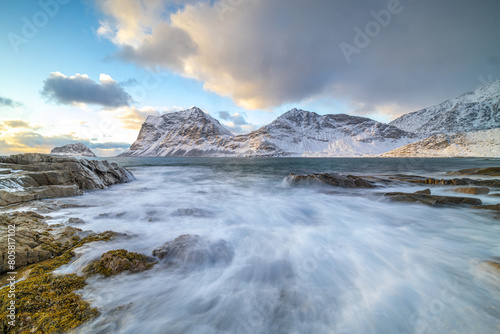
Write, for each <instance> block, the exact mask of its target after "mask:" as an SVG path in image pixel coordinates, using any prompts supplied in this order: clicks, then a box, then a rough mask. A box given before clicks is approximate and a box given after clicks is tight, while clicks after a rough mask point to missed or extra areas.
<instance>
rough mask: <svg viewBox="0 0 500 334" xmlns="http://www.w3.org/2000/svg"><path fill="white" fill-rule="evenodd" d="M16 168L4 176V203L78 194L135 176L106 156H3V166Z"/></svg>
mask: <svg viewBox="0 0 500 334" xmlns="http://www.w3.org/2000/svg"><path fill="white" fill-rule="evenodd" d="M5 166H8V168H12V169H14V170H15V171H16V172H15V173H12V174H9V175H6V176H5V177H2V178H0V187H1V190H0V205H2V206H3V205H9V204H15V203H22V202H27V201H32V200H38V199H45V198H56V197H68V196H77V195H81V194H82V190H94V189H105V188H107V187H108V186H110V185H113V184H117V183H124V182H129V181H132V180H133V179H134V176H133V175H132V173H131V172H130V171H128V170H127V169H125V168H122V167H119V166H118V165H117V164H116V163H109V162H108V161H105V160H85V159H76V158H69V157H56V156H51V155H47V154H38V153H27V154H17V155H11V156H10V157H0V167H5Z"/></svg>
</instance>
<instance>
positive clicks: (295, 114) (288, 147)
mask: <svg viewBox="0 0 500 334" xmlns="http://www.w3.org/2000/svg"><path fill="white" fill-rule="evenodd" d="M246 137H247V138H255V137H260V138H262V139H264V140H266V142H267V143H269V144H270V145H274V146H276V147H278V148H280V150H281V152H282V153H283V154H286V155H292V156H361V155H373V154H380V153H383V152H387V151H388V150H391V149H394V148H396V147H399V146H402V145H405V144H408V143H410V142H414V141H415V140H417V139H415V136H414V135H413V134H411V133H408V132H406V131H403V130H400V129H398V128H396V127H394V126H390V125H387V124H383V123H380V122H377V121H374V120H371V119H369V118H364V117H357V116H349V115H345V114H337V115H324V116H320V115H318V114H316V113H314V112H309V111H304V110H298V109H293V110H290V111H288V112H287V113H285V114H283V115H281V116H280V117H278V118H277V119H276V120H274V121H273V122H272V123H271V124H269V125H266V126H264V127H262V128H260V129H258V130H256V131H254V132H252V133H250V134H248V135H246ZM262 139H261V140H262Z"/></svg>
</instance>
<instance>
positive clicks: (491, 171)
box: [446, 167, 500, 176]
mask: <svg viewBox="0 0 500 334" xmlns="http://www.w3.org/2000/svg"><path fill="white" fill-rule="evenodd" d="M446 174H447V175H484V176H500V167H487V168H469V169H462V170H458V171H453V172H447V173H446Z"/></svg>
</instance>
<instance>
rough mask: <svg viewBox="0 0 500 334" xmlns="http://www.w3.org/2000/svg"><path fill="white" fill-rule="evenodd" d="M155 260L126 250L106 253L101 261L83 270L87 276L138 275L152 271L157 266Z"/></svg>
mask: <svg viewBox="0 0 500 334" xmlns="http://www.w3.org/2000/svg"><path fill="white" fill-rule="evenodd" d="M155 263H156V261H155V259H154V258H152V257H149V256H146V255H144V254H139V253H133V252H129V251H127V250H125V249H118V250H112V251H109V252H106V253H104V254H103V255H102V256H101V259H100V260H98V261H95V262H93V263H91V264H89V265H88V266H86V267H85V268H84V269H83V272H85V273H86V274H87V275H89V276H90V275H95V274H101V275H103V276H105V277H109V276H114V275H118V274H120V273H122V272H124V271H128V272H131V273H137V272H141V271H145V270H148V269H151V268H152V267H153V266H154V265H155Z"/></svg>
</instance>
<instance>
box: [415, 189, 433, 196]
mask: <svg viewBox="0 0 500 334" xmlns="http://www.w3.org/2000/svg"><path fill="white" fill-rule="evenodd" d="M415 194H417V195H430V194H431V190H430V189H424V190H420V191H415Z"/></svg>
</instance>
